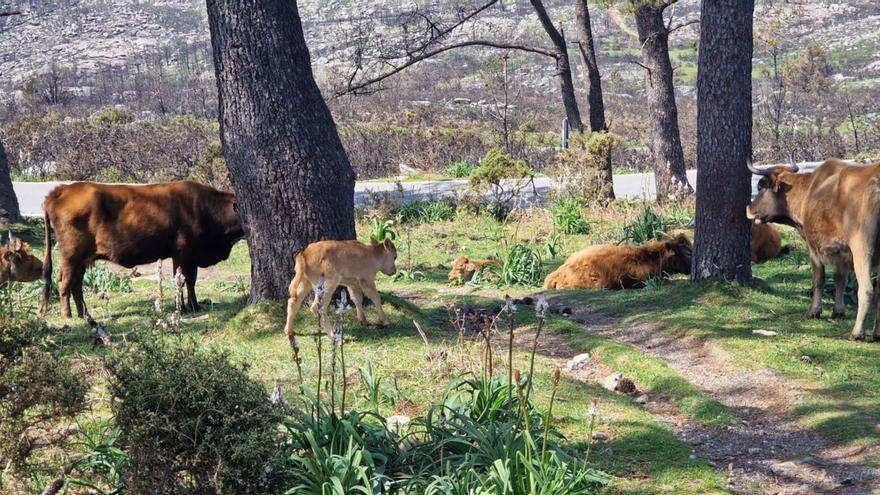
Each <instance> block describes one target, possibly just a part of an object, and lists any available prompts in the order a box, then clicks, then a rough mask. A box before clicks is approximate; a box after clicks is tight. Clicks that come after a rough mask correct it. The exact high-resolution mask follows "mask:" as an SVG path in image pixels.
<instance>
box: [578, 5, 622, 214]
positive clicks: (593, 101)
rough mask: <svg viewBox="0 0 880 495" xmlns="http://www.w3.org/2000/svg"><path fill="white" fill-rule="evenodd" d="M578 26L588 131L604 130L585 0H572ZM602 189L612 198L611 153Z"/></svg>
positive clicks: (591, 32) (599, 88) (606, 161)
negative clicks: (588, 106) (588, 119)
mask: <svg viewBox="0 0 880 495" xmlns="http://www.w3.org/2000/svg"><path fill="white" fill-rule="evenodd" d="M572 1H573V3H574V13H575V19H576V21H577V22H576V23H577V28H578V37H579V38H580V40H579V41H578V48H579V49H580V52H581V58H582V59H583V61H584V67H586V69H587V79H588V81H589V83H590V88H589V93H588V96H587V101H588V102H589V104H590V131H591V132H604V131H607V130H608V124H607V123H606V122H605V99H604V98H603V97H602V76H601V74H600V73H599V64H598V63H597V62H596V46H595V43H594V42H593V26H592V24H591V22H590V7H589V6H588V5H587V0H572ZM602 172H603V177H602V182H603V183H604V184H603V189H604V190H605V191H607V194H606V199H614V177H613V175H612V172H611V153H609V154H608V156H607V157H606V158H605V163H604V164H603V169H602Z"/></svg>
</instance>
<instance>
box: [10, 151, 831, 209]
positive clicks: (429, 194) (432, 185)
mask: <svg viewBox="0 0 880 495" xmlns="http://www.w3.org/2000/svg"><path fill="white" fill-rule="evenodd" d="M817 165H818V162H816V163H806V164H802V168H803V169H804V170H812V169H813V168H815V167H816V166H817ZM687 176H688V180H689V181H690V183H691V185H694V184H696V179H697V171H696V170H688V172H687ZM757 183H758V178H757V177H753V178H752V191H753V194H754V192H755V186H756V184H757ZM59 184H62V183H61V182H13V183H12V186H13V188H14V189H15V194H16V195H17V196H18V203H19V208H20V209H21V214H22V215H24V216H27V217H35V216H42V214H43V199H44V198H45V197H46V195H47V194H48V193H49V191H51V190H52V188H54V187H55V186H57V185H59ZM401 185H402V186H403V192H402V194H401V192H399V191H398V190H397V185H396V184H395V183H394V182H373V181H367V182H358V183H357V185H356V186H355V192H354V202H355V206H358V207H359V206H364V205H365V204H366V203H368V202H369V201H370V198H371V196H376V195H379V196H384V195H386V194H387V195H388V197H389V199H391V200H392V201H395V202H404V203H405V202H409V201H413V200H415V199H426V198H444V197H451V196H454V195H455V192H456V191H458V190H460V189H464V188H467V180H465V179H460V180H440V181H428V182H402V183H401ZM551 187H553V181H551V180H550V179H548V178H546V177H541V178H538V179H535V189H534V192H532V191H530V192H529V194H528V197H527V198H525V199H526V200H527V201H529V202H536V203H539V204H542V203H543V202H544V201H545V199H546V198H547V192H548V191H549V190H550V188H551ZM654 190H655V186H654V174H652V173H648V174H620V175H615V176H614V194H615V195H616V196H617V197H618V198H642V199H653V197H654ZM535 194H537V196H535Z"/></svg>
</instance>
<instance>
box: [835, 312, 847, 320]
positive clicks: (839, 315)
mask: <svg viewBox="0 0 880 495" xmlns="http://www.w3.org/2000/svg"><path fill="white" fill-rule="evenodd" d="M844 317H846V314H845V313H844V312H843V311H840V312H837V311H834V312H832V313H831V319H832V320H842V319H843V318H844Z"/></svg>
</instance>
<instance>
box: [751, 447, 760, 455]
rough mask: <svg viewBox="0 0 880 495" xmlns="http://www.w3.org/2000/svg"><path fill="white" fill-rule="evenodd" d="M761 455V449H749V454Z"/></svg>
mask: <svg viewBox="0 0 880 495" xmlns="http://www.w3.org/2000/svg"><path fill="white" fill-rule="evenodd" d="M760 453H761V449H760V448H758V447H752V448H750V449H749V454H751V455H755V454H760Z"/></svg>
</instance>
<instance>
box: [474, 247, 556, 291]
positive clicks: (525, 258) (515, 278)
mask: <svg viewBox="0 0 880 495" xmlns="http://www.w3.org/2000/svg"><path fill="white" fill-rule="evenodd" d="M543 279H544V272H543V271H542V270H541V255H540V254H538V250H537V249H535V248H534V247H532V246H530V245H528V244H515V245H513V246H512V247H511V248H510V249H508V250H507V252H506V253H505V254H504V256H502V257H501V265H500V266H498V265H484V266H482V267H480V269H479V270H477V272H476V273H475V274H474V278H473V279H471V282H470V284H471V285H474V286H480V285H494V286H496V287H504V286H510V285H524V286H527V287H536V286H539V285H541V282H542V281H543Z"/></svg>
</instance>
